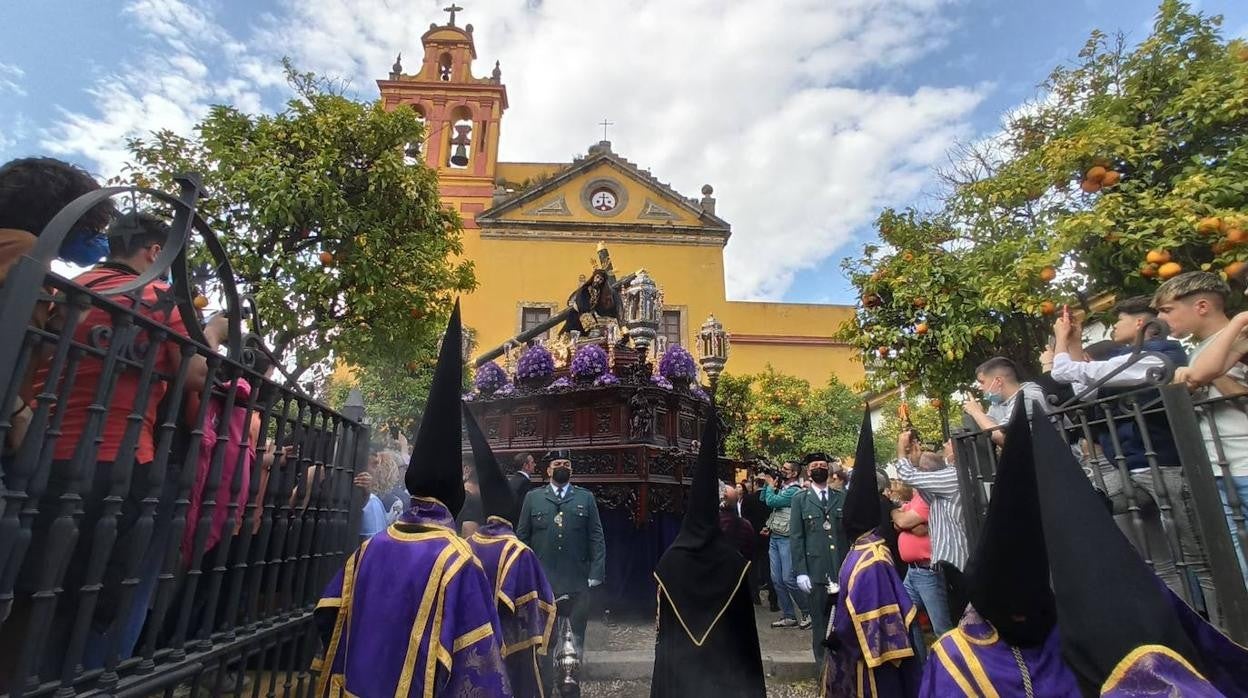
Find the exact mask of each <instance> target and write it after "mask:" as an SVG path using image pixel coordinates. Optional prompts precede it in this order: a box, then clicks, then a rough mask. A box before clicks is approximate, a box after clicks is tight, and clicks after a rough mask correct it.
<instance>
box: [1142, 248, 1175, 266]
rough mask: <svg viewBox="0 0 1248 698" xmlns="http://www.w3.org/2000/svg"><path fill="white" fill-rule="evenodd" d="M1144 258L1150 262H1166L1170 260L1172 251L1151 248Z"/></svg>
mask: <svg viewBox="0 0 1248 698" xmlns="http://www.w3.org/2000/svg"><path fill="white" fill-rule="evenodd" d="M1144 259H1145V260H1146V261H1147V262H1148V263H1149V264H1165V263H1166V262H1169V261H1170V253H1169V252H1167V251H1165V250H1149V251H1148V254H1147V255H1146V256H1145V257H1144Z"/></svg>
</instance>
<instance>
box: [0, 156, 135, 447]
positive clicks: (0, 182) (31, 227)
mask: <svg viewBox="0 0 1248 698" xmlns="http://www.w3.org/2000/svg"><path fill="white" fill-rule="evenodd" d="M99 188H100V185H99V183H98V182H96V181H95V179H94V178H92V177H91V175H89V174H87V172H86V171H85V170H83V169H81V168H78V167H75V166H73V165H71V164H69V163H67V162H62V161H60V160H56V159H53V158H23V159H20V160H11V161H9V162H7V163H5V164H4V166H2V167H0V287H2V286H4V283H5V280H6V279H7V278H8V274H9V269H10V267H12V266H13V264H15V263H16V262H17V260H18V258H20V257H21V256H22V255H24V254H26V253H28V252H30V251H31V250H32V249H33V248H34V246H35V241H36V240H37V239H38V235H39V234H40V233H41V232H43V229H44V228H45V227H47V225H48V223H49V222H51V220H52V217H53V216H55V215H56V214H57V213H59V212H60V210H61V209H62V208H64V207H65V206H67V205H69V203H70V202H72V201H73V200H74V199H77V198H78V197H80V196H82V195H83V194H87V193H90V192H92V191H95V190H96V189H99ZM113 214H114V211H113V205H112V203H111V202H109V201H105V202H103V203H100V204H97V205H96V206H94V207H93V208H91V210H89V211H87V212H86V213H85V214H83V216H82V218H80V219H78V222H77V226H76V227H75V228H74V231H73V232H72V233H70V235H69V237H68V238H66V240H65V243H64V244H63V245H62V248H61V252H60V257H61V259H64V260H65V261H68V262H73V263H75V264H77V265H79V266H89V265H91V264H95V263H96V262H98V261H100V259H101V258H102V257H103V256H104V255H105V254H107V253H108V242H107V240H106V239H105V237H104V235H103V233H102V232H101V231H103V230H104V228H105V227H106V226H108V223H109V221H110V220H111V219H112V217H113ZM47 316H48V308H47V306H46V305H45V306H41V307H39V308H37V309H36V310H35V314H34V316H33V317H32V318H31V326H32V327H35V328H42V327H43V326H44V323H45V322H46V321H47ZM30 393H31V391H30V390H29V386H27V385H24V386H23V390H22V391H21V392H20V395H29V394H30ZM31 414H32V413H31V408H30V406H29V405H28V404H27V402H26V400H24V399H23V398H22V397H20V396H18V397H15V398H14V401H13V403H12V405H11V406H10V410H9V415H10V419H9V422H10V426H9V431H8V434H7V436H6V437H5V441H6V443H2V444H0V455H2V454H4V453H5V452H6V451H10V450H16V448H17V447H18V446H19V445H20V444H21V442H22V438H23V437H24V436H25V434H26V429H27V427H28V426H29V424H30V418H31Z"/></svg>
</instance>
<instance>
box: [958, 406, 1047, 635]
mask: <svg viewBox="0 0 1248 698" xmlns="http://www.w3.org/2000/svg"><path fill="white" fill-rule="evenodd" d="M1023 403H1024V400H1021V399H1020V400H1017V401H1016V403H1015V407H1014V415H1013V417H1011V419H1010V422H1009V425H1008V426H1007V427H1006V432H1005V446H1004V448H1002V450H1001V459H1000V460H999V461H998V462H997V474H996V478H995V480H994V481H993V485H992V498H991V499H990V500H989V502H988V516H987V518H986V519H985V520H984V526H983V533H982V534H981V535H980V538H979V542H978V543H977V544H976V546H975V550H974V552H973V554H972V555H971V559H970V562H968V563H967V566H966V575H965V585H966V592H967V596H968V597H969V598H970V601H971V603H972V604H973V605H974V606H975V610H976V611H979V614H980V615H981V616H983V617H984V618H986V619H987V620H988V621H989V622H990V623H992V625H993V627H995V628H996V629H997V633H998V634H999V635H1000V636H1001V638H1002V639H1003V640H1005V641H1006V642H1007V643H1009V644H1011V645H1017V646H1019V647H1036V646H1039V645H1042V644H1044V641H1045V639H1046V638H1048V636H1049V633H1050V632H1051V631H1052V630H1053V626H1054V625H1055V624H1056V623H1057V608H1056V606H1055V602H1054V600H1053V590H1052V589H1051V588H1050V586H1049V559H1048V556H1047V555H1046V553H1045V547H1044V531H1043V528H1042V526H1041V522H1040V499H1039V497H1038V495H1037V493H1036V460H1035V456H1034V453H1033V449H1032V438H1031V427H1030V425H1029V424H1028V423H1027V414H1026V412H1025V410H1024V404H1023ZM1035 411H1036V412H1037V413H1040V414H1043V413H1044V410H1043V409H1042V408H1041V407H1040V406H1038V405H1037V406H1036V408H1035ZM1067 453H1069V451H1067Z"/></svg>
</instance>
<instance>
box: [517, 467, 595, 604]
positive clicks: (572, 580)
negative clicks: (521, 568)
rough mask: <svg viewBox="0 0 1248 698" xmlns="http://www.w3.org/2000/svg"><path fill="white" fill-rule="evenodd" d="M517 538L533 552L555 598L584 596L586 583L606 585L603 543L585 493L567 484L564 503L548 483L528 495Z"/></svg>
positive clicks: (592, 503)
mask: <svg viewBox="0 0 1248 698" xmlns="http://www.w3.org/2000/svg"><path fill="white" fill-rule="evenodd" d="M516 536H517V537H519V538H520V540H521V541H523V542H524V543H525V544H526V545H528V546H529V547H530V548H532V549H533V552H534V553H536V554H537V559H538V560H540V561H541V563H542V569H543V570H544V571H545V572H546V578H547V579H548V580H549V581H550V587H551V588H552V589H553V590H554V592H555V596H558V595H560V594H575V593H578V592H583V591H585V590H586V589H588V588H589V580H591V579H596V580H598V581H605V580H604V579H603V577H604V576H605V575H606V566H607V543H606V539H605V538H603V535H602V520H601V519H599V518H598V504H597V502H595V501H594V495H592V494H590V492H589V490H586V489H583V488H580V487H577V486H576V485H568V491H567V494H566V495H565V496H564V497H563V499H560V498H559V497H558V496H556V495H555V492H554V490H552V489H551V487H550V486H549V485H546V486H544V487H541V488H538V489H535V490H533V491H531V492H529V493H528V494H527V495H525V497H524V505H523V506H522V507H521V508H520V521H519V522H518V523H517V524H516Z"/></svg>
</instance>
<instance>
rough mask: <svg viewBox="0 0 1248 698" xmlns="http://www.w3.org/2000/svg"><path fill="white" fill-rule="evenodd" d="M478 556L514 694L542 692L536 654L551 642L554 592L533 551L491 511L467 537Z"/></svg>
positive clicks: (529, 696)
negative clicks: (491, 595)
mask: <svg viewBox="0 0 1248 698" xmlns="http://www.w3.org/2000/svg"><path fill="white" fill-rule="evenodd" d="M468 545H469V546H471V547H472V551H473V553H474V554H476V556H477V559H478V560H480V561H481V566H482V567H484V568H485V574H486V576H487V577H488V578H489V580H490V585H491V586H492V587H493V589H494V598H495V599H496V600H497V603H498V621H499V625H500V626H501V627H502V657H503V661H504V663H505V664H506V666H507V676H508V678H509V679H510V681H511V691H512V695H514V696H515V697H516V698H541V696H542V695H543V694H542V678H541V675H540V671H539V669H538V659H537V658H538V655H545V654H546V650H547V648H548V647H550V635H551V633H552V632H553V631H554V628H555V594H554V592H552V591H551V590H550V583H549V582H548V581H546V575H545V573H543V572H542V565H541V563H539V562H538V561H537V555H535V554H534V553H533V551H532V550H531V549H530V548H529V546H527V545H525V544H524V543H521V542H520V539H518V538H516V533H515V531H514V530H512V527H511V524H510V523H508V522H507V521H506V520H504V519H500V518H498V517H495V516H491V517H490V518H489V519H488V520H487V521H486V523H485V525H484V526H482V527H481V528H480V529H478V530H477V532H476V533H474V534H472V536H471V537H470V538H469V539H468Z"/></svg>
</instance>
